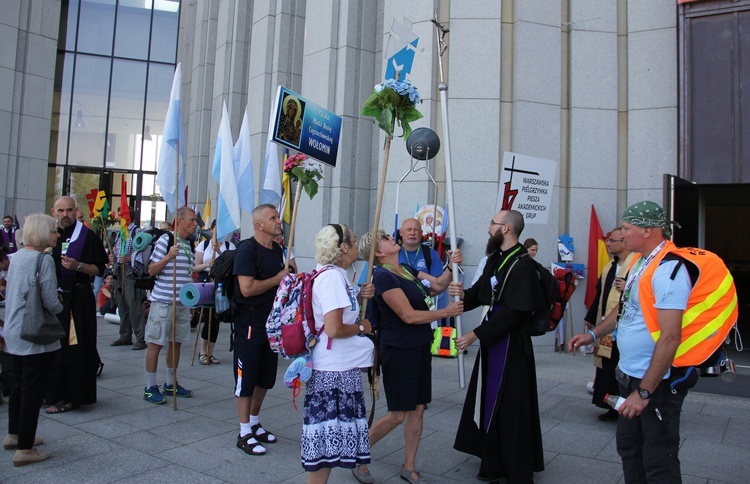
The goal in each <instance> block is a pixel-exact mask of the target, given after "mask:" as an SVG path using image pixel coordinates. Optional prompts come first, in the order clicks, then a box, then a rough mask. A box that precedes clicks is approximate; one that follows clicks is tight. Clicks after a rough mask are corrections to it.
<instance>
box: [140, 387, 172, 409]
mask: <svg viewBox="0 0 750 484" xmlns="http://www.w3.org/2000/svg"><path fill="white" fill-rule="evenodd" d="M143 399H144V400H146V401H147V402H151V403H155V404H157V405H161V404H162V403H167V399H166V398H164V395H162V394H161V392H160V391H159V385H154V386H152V387H149V388H146V389H145V390H144V391H143Z"/></svg>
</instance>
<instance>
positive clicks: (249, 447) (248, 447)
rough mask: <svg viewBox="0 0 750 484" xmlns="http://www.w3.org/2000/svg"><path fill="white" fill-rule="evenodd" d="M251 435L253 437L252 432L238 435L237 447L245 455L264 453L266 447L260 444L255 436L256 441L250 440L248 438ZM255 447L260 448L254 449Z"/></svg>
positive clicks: (250, 437)
mask: <svg viewBox="0 0 750 484" xmlns="http://www.w3.org/2000/svg"><path fill="white" fill-rule="evenodd" d="M253 437H255V435H253V434H247V435H246V436H244V437H242V436H240V435H238V436H237V448H238V449H242V451H243V452H245V454H247V455H265V453H266V449H265V448H264V447H263V446H262V445H261V444H260V442H257V440H258V439H257V437H256V438H255V440H256V442H250V439H252V438H253ZM256 447H260V449H256ZM261 449H263V450H261Z"/></svg>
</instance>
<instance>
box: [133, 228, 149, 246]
mask: <svg viewBox="0 0 750 484" xmlns="http://www.w3.org/2000/svg"><path fill="white" fill-rule="evenodd" d="M153 240H154V236H153V235H151V234H149V233H147V232H138V235H136V236H135V237H134V238H133V250H143V249H145V248H146V246H148V245H149V244H150V243H151V241H153Z"/></svg>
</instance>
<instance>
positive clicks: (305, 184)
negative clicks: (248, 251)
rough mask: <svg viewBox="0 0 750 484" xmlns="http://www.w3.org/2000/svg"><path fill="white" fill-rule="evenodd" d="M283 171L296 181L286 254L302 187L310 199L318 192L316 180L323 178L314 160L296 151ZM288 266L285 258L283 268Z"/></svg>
mask: <svg viewBox="0 0 750 484" xmlns="http://www.w3.org/2000/svg"><path fill="white" fill-rule="evenodd" d="M284 173H286V174H287V175H288V176H289V178H290V179H291V180H294V181H296V182H297V192H296V193H295V195H294V205H293V206H292V223H291V224H290V228H289V240H287V241H286V242H287V247H288V249H289V250H288V251H287V254H291V253H292V246H293V245H294V228H295V226H296V225H297V207H298V205H299V199H300V196H301V195H302V189H303V188H304V189H305V192H306V193H307V195H308V196H309V197H310V200H312V198H313V197H314V196H315V195H316V194H317V193H318V181H319V180H322V179H323V170H322V168H321V166H320V163H318V162H317V161H315V160H311V159H309V158H308V157H307V156H305V155H303V154H302V153H298V154H296V155H294V156H290V157H289V158H287V159H286V161H284ZM288 267H289V259H288V258H286V260H285V261H284V269H286V268H288Z"/></svg>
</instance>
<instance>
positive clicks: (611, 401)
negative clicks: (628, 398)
mask: <svg viewBox="0 0 750 484" xmlns="http://www.w3.org/2000/svg"><path fill="white" fill-rule="evenodd" d="M604 403H606V404H607V405H609V406H610V407H612V408H614V409H615V410H620V406H621V405H622V404H623V403H625V399H624V398H622V397H621V396H619V395H610V394H609V393H607V394H606V395H604Z"/></svg>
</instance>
